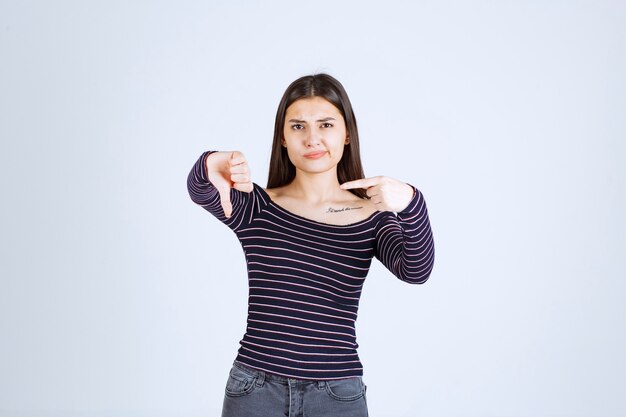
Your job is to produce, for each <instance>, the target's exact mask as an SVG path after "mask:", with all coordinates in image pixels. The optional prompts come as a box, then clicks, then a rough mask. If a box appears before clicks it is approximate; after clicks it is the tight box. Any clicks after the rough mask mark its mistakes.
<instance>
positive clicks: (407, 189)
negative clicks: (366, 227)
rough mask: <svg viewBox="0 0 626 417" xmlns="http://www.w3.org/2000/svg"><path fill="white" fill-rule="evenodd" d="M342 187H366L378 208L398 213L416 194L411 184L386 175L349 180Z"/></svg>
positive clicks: (348, 188) (367, 192)
mask: <svg viewBox="0 0 626 417" xmlns="http://www.w3.org/2000/svg"><path fill="white" fill-rule="evenodd" d="M340 187H341V188H342V189H344V190H350V189H352V188H365V189H366V194H367V195H368V197H370V200H371V201H372V202H373V203H374V204H376V209H377V210H379V211H395V212H396V213H397V212H399V211H402V210H404V209H405V208H406V207H407V206H408V205H409V203H410V202H411V199H412V198H413V195H414V191H413V187H411V186H410V185H409V184H407V183H404V182H402V181H398V180H396V179H393V178H390V177H384V176H378V177H371V178H363V179H360V180H354V181H348V182H344V183H343V184H341V185H340Z"/></svg>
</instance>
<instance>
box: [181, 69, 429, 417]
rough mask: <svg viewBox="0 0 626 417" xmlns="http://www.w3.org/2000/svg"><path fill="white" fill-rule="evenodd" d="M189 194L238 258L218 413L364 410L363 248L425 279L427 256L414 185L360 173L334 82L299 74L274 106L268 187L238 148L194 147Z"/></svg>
mask: <svg viewBox="0 0 626 417" xmlns="http://www.w3.org/2000/svg"><path fill="white" fill-rule="evenodd" d="M187 186H188V189H189V194H190V196H191V199H192V200H193V201H194V202H195V203H197V204H199V205H201V206H202V207H203V208H205V209H206V210H208V211H209V212H210V213H211V214H213V215H214V216H215V217H217V219H219V220H220V221H222V222H223V223H224V224H226V225H227V226H228V227H229V228H231V229H232V230H233V231H234V232H235V233H236V235H237V237H238V239H239V241H240V242H241V245H242V246H243V249H244V252H245V257H246V261H247V267H248V282H249V299H248V301H249V302H248V320H247V327H246V333H245V335H244V336H243V339H242V340H241V342H240V345H241V346H240V348H239V351H238V354H237V357H236V359H235V362H234V364H233V366H232V369H231V370H230V374H229V377H228V380H227V384H226V392H225V397H224V404H223V409H222V417H255V416H259V417H261V416H262V417H268V416H290V417H294V416H307V417H334V416H337V417H339V416H340V417H348V416H354V417H357V416H358V417H360V416H367V414H368V413H367V404H366V397H365V390H366V386H365V384H364V383H363V379H362V376H363V368H362V365H361V362H360V361H359V357H358V354H357V347H358V344H357V342H356V334H355V321H356V318H357V311H358V306H359V298H360V295H361V289H362V287H363V282H364V281H365V277H366V275H367V272H368V270H369V266H370V264H371V261H372V258H373V257H376V258H377V259H379V260H380V261H381V262H382V263H383V264H384V265H385V266H386V267H387V268H388V269H389V270H390V271H391V272H392V273H393V274H394V275H396V276H397V277H398V278H399V279H401V280H403V281H406V282H408V283H411V284H421V283H423V282H425V281H426V280H427V279H428V277H429V275H430V272H431V270H432V267H433V260H434V245H433V237H432V232H431V228H430V222H429V220H428V212H427V209H426V204H425V202H424V197H423V195H422V193H421V192H420V191H419V190H417V189H416V188H415V187H413V186H412V185H409V184H407V183H404V182H401V181H398V180H395V179H393V178H389V177H383V176H379V177H372V178H364V174H363V169H362V167H361V159H360V155H359V135H358V131H357V125H356V120H355V117H354V113H353V111H352V106H351V104H350V101H349V99H348V96H347V94H346V92H345V90H344V88H343V86H342V85H341V84H340V83H339V81H337V80H336V79H334V78H333V77H331V76H329V75H326V74H317V75H311V76H305V77H302V78H299V79H297V80H296V81H294V82H293V83H292V84H291V85H290V86H289V87H288V88H287V90H286V91H285V94H284V95H283V97H282V100H281V101H280V104H279V106H278V112H277V114H276V123H275V130H274V143H273V147H272V154H271V160H270V170H269V179H268V184H267V188H266V189H263V188H261V187H260V186H259V185H257V184H256V183H253V182H252V180H251V176H250V168H249V167H248V163H247V161H246V158H245V157H244V155H243V154H242V153H241V152H238V151H234V152H214V151H208V152H204V153H203V154H202V155H201V156H200V158H199V159H198V161H197V162H196V163H195V165H194V166H193V168H192V170H191V172H190V173H189V177H188V182H187Z"/></svg>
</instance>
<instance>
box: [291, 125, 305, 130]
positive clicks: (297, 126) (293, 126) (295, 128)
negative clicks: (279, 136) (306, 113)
mask: <svg viewBox="0 0 626 417" xmlns="http://www.w3.org/2000/svg"><path fill="white" fill-rule="evenodd" d="M291 128H292V129H293V130H302V129H304V126H302V125H301V124H295V125H291Z"/></svg>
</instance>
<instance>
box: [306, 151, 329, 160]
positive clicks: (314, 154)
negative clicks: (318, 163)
mask: <svg viewBox="0 0 626 417" xmlns="http://www.w3.org/2000/svg"><path fill="white" fill-rule="evenodd" d="M324 155H326V151H317V152H309V153H306V154H304V157H305V158H308V159H318V158H321V157H322V156H324Z"/></svg>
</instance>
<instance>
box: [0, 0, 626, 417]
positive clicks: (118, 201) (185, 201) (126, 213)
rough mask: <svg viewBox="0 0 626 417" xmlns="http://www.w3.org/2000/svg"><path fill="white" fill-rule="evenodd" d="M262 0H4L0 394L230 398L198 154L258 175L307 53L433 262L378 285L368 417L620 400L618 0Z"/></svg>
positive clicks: (13, 402)
mask: <svg viewBox="0 0 626 417" xmlns="http://www.w3.org/2000/svg"><path fill="white" fill-rule="evenodd" d="M269 3H270V2H252V1H249V2H242V1H240V2H226V1H224V2H221V4H218V3H217V2H206V1H205V2H201V1H186V2H178V1H177V2H174V1H171V2H164V1H161V2H149V1H143V2H142V1H132V2H125V1H121V0H118V1H115V2H104V1H101V2H79V1H73V2H72V1H56V2H45V1H24V2H20V1H9V0H3V1H1V2H0V62H1V64H0V136H1V138H2V151H1V152H0V170H1V172H0V186H1V192H2V205H1V206H0V207H1V210H2V213H1V216H0V228H1V233H0V236H1V237H0V242H1V245H2V247H1V252H0V256H1V260H0V276H1V281H0V415H1V416H2V417H4V416H10V417H24V416H46V417H48V416H63V417H74V416H81V417H82V416H85V417H91V416H97V417H109V416H142V417H143V416H145V417H155V416H168V417H171V416H181V417H182V416H185V417H187V416H189V417H191V416H194V417H195V416H215V415H218V414H219V410H220V407H221V401H222V396H223V389H224V385H225V383H226V377H227V372H228V370H229V368H230V365H231V363H232V360H233V359H234V357H235V354H236V350H237V348H238V341H239V340H240V338H241V337H242V335H243V331H244V329H245V313H246V302H247V300H246V294H247V288H246V285H247V283H246V277H245V263H244V258H243V254H242V251H241V248H240V246H239V244H238V242H237V240H236V239H235V236H234V234H232V232H230V230H229V229H227V228H226V227H224V226H223V225H221V224H220V223H219V222H218V221H217V220H215V219H214V218H213V217H212V216H211V215H210V214H208V213H207V212H205V211H204V210H203V209H202V208H201V207H199V206H195V205H194V204H193V203H192V202H191V200H190V199H189V196H188V194H187V189H186V178H187V174H188V172H189V170H190V169H191V166H192V164H193V163H194V162H195V161H196V159H197V158H198V157H199V156H200V153H201V152H202V151H204V150H208V149H221V150H231V149H240V150H242V151H243V152H244V153H245V154H246V155H247V156H248V158H249V160H250V163H251V166H252V169H253V174H254V180H255V181H256V182H258V183H259V184H261V185H263V186H264V185H265V181H266V172H267V161H268V157H269V148H270V142H271V135H272V129H273V118H274V114H275V111H276V106H277V104H278V101H279V99H280V96H281V95H282V93H283V91H284V89H285V88H286V87H287V85H288V84H289V83H290V82H291V81H292V80H294V79H295V78H297V77H299V76H301V75H305V74H309V73H312V72H320V71H325V72H329V73H330V74H331V75H334V76H335V77H337V78H338V79H339V80H340V81H342V83H343V84H344V86H345V87H346V89H347V91H348V93H349V95H350V97H351V99H352V102H353V105H354V108H355V111H356V115H357V119H358V122H359V126H360V133H361V140H362V148H363V158H364V162H365V167H366V174H367V175H389V176H393V177H396V178H399V179H402V180H405V181H407V182H411V183H413V184H415V185H416V186H417V187H418V188H420V189H421V190H422V191H423V193H424V194H425V196H426V199H427V203H428V207H429V211H430V216H431V221H432V226H433V230H434V237H435V244H436V254H437V255H436V264H435V268H434V271H433V274H432V276H431V279H430V280H429V281H428V282H427V283H426V284H425V285H423V286H410V285H408V284H405V283H402V282H401V281H399V280H397V279H395V278H394V277H393V276H392V275H391V274H390V273H388V272H387V271H386V270H384V268H383V267H382V266H381V265H380V264H379V263H375V264H374V266H373V268H372V270H371V272H370V275H369V277H368V280H367V282H366V285H365V289H364V293H363V297H362V301H361V310H360V314H359V319H358V322H357V325H358V336H359V343H360V345H361V348H360V354H361V358H362V360H363V362H364V366H365V375H364V379H365V382H366V383H367V385H368V403H369V406H370V414H371V415H373V416H379V417H384V416H393V417H402V416H411V417H413V416H432V417H438V416H441V417H444V416H476V417H485V416H499V417H500V416H511V417H513V416H519V417H522V416H533V417H541V416H580V417H588V416H603V417H611V416H624V415H626V401H625V400H624V396H623V393H624V392H626V363H625V356H624V352H625V351H626V336H625V332H624V329H625V328H626V326H625V325H626V307H625V306H624V294H625V290H626V284H625V283H624V278H625V277H626V256H625V255H626V254H625V253H624V252H625V249H624V248H625V244H626V242H625V240H626V222H625V220H624V213H625V212H626V198H625V190H626V169H625V168H624V162H625V156H626V145H625V139H626V136H625V133H626V121H625V120H626V118H625V117H624V114H625V110H626V82H625V77H624V74H626V54H624V51H625V50H626V4H625V3H624V2H620V1H613V2H611V1H575V2H573V1H542V2H538V1H537V2H535V1H526V2H523V1H501V2H493V1H486V0H485V1H448V2H409V1H407V2H399V1H388V2H384V3H383V4H380V2H372V3H371V5H367V4H363V2H356V1H354V2H331V1H318V2H313V3H311V2H288V1H282V2H272V3H271V5H269ZM374 4H376V5H374ZM400 358H402V359H400Z"/></svg>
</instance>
